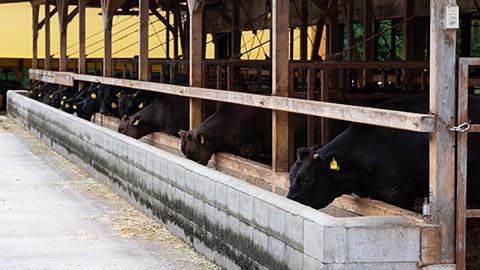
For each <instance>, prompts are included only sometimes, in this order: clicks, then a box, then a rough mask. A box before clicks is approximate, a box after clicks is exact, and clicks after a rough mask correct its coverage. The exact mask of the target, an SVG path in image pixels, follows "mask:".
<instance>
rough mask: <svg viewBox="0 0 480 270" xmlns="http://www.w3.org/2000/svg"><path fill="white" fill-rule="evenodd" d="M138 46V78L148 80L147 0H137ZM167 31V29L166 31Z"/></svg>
mask: <svg viewBox="0 0 480 270" xmlns="http://www.w3.org/2000/svg"><path fill="white" fill-rule="evenodd" d="M138 5H139V10H140V46H139V50H140V51H139V54H138V55H139V57H138V79H139V80H142V81H148V10H149V8H148V5H149V0H139V3H138ZM167 32H168V31H167Z"/></svg>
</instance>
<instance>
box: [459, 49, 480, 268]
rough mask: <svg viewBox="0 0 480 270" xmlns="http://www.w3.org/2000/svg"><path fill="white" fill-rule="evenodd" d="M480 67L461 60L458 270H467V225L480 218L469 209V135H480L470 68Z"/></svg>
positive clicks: (479, 60) (474, 61)
mask: <svg viewBox="0 0 480 270" xmlns="http://www.w3.org/2000/svg"><path fill="white" fill-rule="evenodd" d="M470 66H478V67H480V58H460V60H459V77H458V82H459V85H458V117H457V119H458V120H457V121H458V122H457V124H458V125H457V127H454V128H452V130H453V131H457V132H458V136H457V168H456V169H457V211H456V213H457V214H456V219H457V222H456V223H457V228H456V238H457V248H456V265H457V270H465V269H466V262H465V251H466V250H465V249H466V233H467V232H466V230H467V228H466V223H467V219H468V218H480V209H467V149H468V145H467V142H468V133H472V132H476V133H480V125H475V124H471V123H470V120H469V118H468V82H469V76H468V72H469V67H470Z"/></svg>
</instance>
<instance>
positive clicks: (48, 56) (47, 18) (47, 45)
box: [44, 3, 52, 70]
mask: <svg viewBox="0 0 480 270" xmlns="http://www.w3.org/2000/svg"><path fill="white" fill-rule="evenodd" d="M44 21H45V64H44V65H45V69H46V70H50V69H51V68H52V66H51V64H52V63H51V61H52V59H51V53H50V4H48V3H46V4H45V19H44Z"/></svg>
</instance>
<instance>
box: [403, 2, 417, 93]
mask: <svg viewBox="0 0 480 270" xmlns="http://www.w3.org/2000/svg"><path fill="white" fill-rule="evenodd" d="M414 14H415V1H408V0H406V1H405V4H404V8H403V19H404V20H406V19H407V18H409V17H411V16H413V15H414ZM415 28H416V23H415V20H410V21H408V22H406V23H405V24H404V25H403V60H404V61H409V60H414V59H415V47H416V46H417V44H416V43H417V42H418V41H417V40H416V39H415V31H416V29H415ZM417 31H418V30H417ZM403 74H404V78H403V82H404V84H408V82H409V81H410V78H411V77H412V74H413V73H412V72H411V70H408V69H405V70H404V71H403Z"/></svg>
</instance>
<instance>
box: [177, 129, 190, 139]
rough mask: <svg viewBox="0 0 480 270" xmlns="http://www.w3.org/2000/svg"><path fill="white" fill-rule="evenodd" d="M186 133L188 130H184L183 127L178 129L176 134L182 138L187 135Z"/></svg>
mask: <svg viewBox="0 0 480 270" xmlns="http://www.w3.org/2000/svg"><path fill="white" fill-rule="evenodd" d="M187 134H188V131H185V130H183V129H180V130H178V136H180V138H182V139H183V138H185V137H187Z"/></svg>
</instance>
